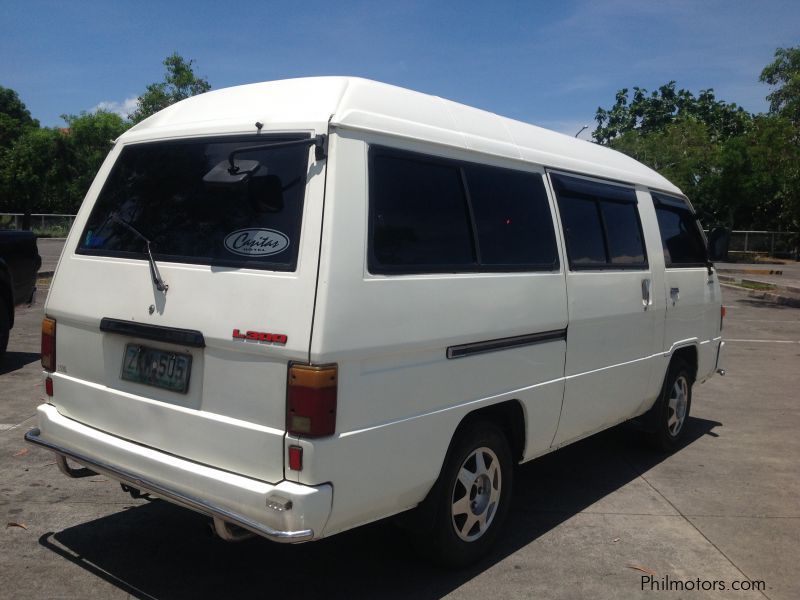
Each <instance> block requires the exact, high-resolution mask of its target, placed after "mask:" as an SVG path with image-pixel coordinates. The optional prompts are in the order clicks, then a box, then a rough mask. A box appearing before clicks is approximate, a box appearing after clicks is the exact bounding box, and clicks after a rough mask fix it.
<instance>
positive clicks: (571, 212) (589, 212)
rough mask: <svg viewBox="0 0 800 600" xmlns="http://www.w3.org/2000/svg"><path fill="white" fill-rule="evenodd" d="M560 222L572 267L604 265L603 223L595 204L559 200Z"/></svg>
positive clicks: (576, 199) (584, 201) (571, 199)
mask: <svg viewBox="0 0 800 600" xmlns="http://www.w3.org/2000/svg"><path fill="white" fill-rule="evenodd" d="M558 208H559V210H560V211H561V220H562V221H563V223H564V234H565V237H566V238H567V249H568V252H569V261H570V263H571V264H573V265H605V264H606V248H605V243H604V241H603V223H602V222H601V221H600V213H599V212H598V210H597V204H596V203H595V202H592V201H586V200H582V199H579V198H570V199H568V200H566V201H564V202H561V201H560V200H559V203H558Z"/></svg>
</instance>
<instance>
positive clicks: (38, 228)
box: [0, 213, 75, 237]
mask: <svg viewBox="0 0 800 600" xmlns="http://www.w3.org/2000/svg"><path fill="white" fill-rule="evenodd" d="M24 217H25V215H23V214H22V213H0V229H17V230H20V229H22V228H23V227H22V225H23V222H24ZM74 221H75V215H62V214H52V213H47V214H42V213H36V214H32V215H31V229H32V230H33V232H34V233H35V234H36V235H38V236H40V237H67V234H68V233H69V229H70V227H72V223H73V222H74Z"/></svg>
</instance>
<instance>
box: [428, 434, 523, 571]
mask: <svg viewBox="0 0 800 600" xmlns="http://www.w3.org/2000/svg"><path fill="white" fill-rule="evenodd" d="M512 483H513V461H512V459H511V451H510V449H509V446H508V442H507V441H506V438H505V436H504V435H503V433H502V431H501V430H500V429H499V428H498V427H497V426H496V425H494V424H493V423H490V422H476V423H473V424H470V425H468V426H467V427H466V428H464V429H463V430H462V431H461V432H459V433H458V434H457V437H456V438H455V439H454V440H453V443H452V444H451V447H450V450H449V451H448V453H447V457H446V459H445V464H444V466H443V467H442V472H441V474H440V476H439V480H438V481H437V482H436V485H435V486H434V488H433V490H432V492H431V493H432V494H433V497H432V498H431V500H432V502H433V506H434V510H435V512H434V521H433V529H432V530H429V531H428V532H427V534H424V535H423V536H421V537H420V538H419V539H418V543H419V544H420V549H421V550H422V551H423V553H424V554H426V555H428V557H429V558H431V559H433V560H434V561H435V562H437V563H439V564H442V565H444V566H448V567H464V566H466V565H469V564H471V563H474V562H475V561H477V560H478V559H480V558H481V557H482V556H484V555H485V554H486V553H487V552H488V551H489V549H490V548H491V547H492V545H493V544H494V542H495V541H496V540H497V537H498V535H499V533H500V530H501V528H502V525H503V522H504V521H505V519H506V516H507V515H508V509H509V504H510V500H511V487H512Z"/></svg>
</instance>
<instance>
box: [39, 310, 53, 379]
mask: <svg viewBox="0 0 800 600" xmlns="http://www.w3.org/2000/svg"><path fill="white" fill-rule="evenodd" d="M42 367H43V368H44V370H45V371H50V372H51V373H52V372H53V371H55V370H56V322H55V319H49V318H47V317H45V318H44V319H42Z"/></svg>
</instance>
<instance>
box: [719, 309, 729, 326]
mask: <svg viewBox="0 0 800 600" xmlns="http://www.w3.org/2000/svg"><path fill="white" fill-rule="evenodd" d="M727 314H728V310H727V309H726V308H725V306H724V305H723V306H720V307H719V330H720V331H722V324H723V323H724V322H725V315H727Z"/></svg>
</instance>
